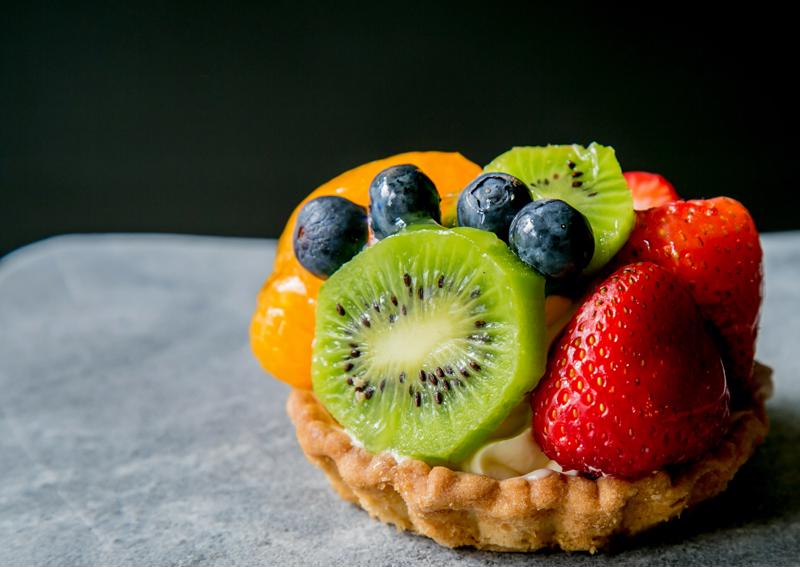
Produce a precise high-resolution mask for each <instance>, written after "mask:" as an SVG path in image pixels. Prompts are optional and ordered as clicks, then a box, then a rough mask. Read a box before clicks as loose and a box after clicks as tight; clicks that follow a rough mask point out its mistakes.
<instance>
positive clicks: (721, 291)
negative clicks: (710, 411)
mask: <svg viewBox="0 0 800 567" xmlns="http://www.w3.org/2000/svg"><path fill="white" fill-rule="evenodd" d="M638 260H650V261H652V262H655V263H656V264H658V265H659V266H662V267H664V268H667V269H668V270H670V271H671V272H673V273H674V274H676V275H678V276H679V277H680V278H681V279H682V280H683V281H684V282H685V283H686V284H687V285H688V286H689V289H690V291H691V292H692V295H693V296H694V299H695V301H696V302H697V304H698V305H699V306H700V310H701V312H702V313H703V316H704V317H705V318H706V319H708V320H709V321H711V322H712V323H713V324H714V325H715V327H716V328H717V330H718V332H719V335H720V338H721V339H722V345H721V346H722V354H723V358H724V360H725V363H726V367H727V370H728V381H729V382H730V383H731V387H732V388H734V390H737V391H738V392H746V391H747V390H746V388H745V387H744V384H746V383H747V381H748V380H749V378H750V376H751V374H752V370H753V359H754V354H755V341H756V333H757V327H758V318H759V311H760V309H761V299H762V288H761V284H762V279H763V272H762V252H761V244H760V242H759V239H758V231H757V230H756V227H755V223H753V219H752V217H751V216H750V213H749V212H748V211H747V209H746V208H745V207H744V206H743V205H742V204H741V203H739V202H738V201H736V200H734V199H730V198H728V197H717V198H716V199H709V200H705V201H702V200H698V201H681V202H676V203H670V204H668V205H662V206H660V207H656V208H654V209H649V210H647V211H641V212H638V213H637V216H636V227H635V228H634V230H633V232H632V233H631V236H630V238H629V239H628V242H627V243H626V244H625V246H624V247H623V249H622V250H621V251H620V253H619V255H618V262H619V265H622V264H627V263H629V262H635V261H638ZM740 386H741V387H740ZM738 392H737V393H738Z"/></svg>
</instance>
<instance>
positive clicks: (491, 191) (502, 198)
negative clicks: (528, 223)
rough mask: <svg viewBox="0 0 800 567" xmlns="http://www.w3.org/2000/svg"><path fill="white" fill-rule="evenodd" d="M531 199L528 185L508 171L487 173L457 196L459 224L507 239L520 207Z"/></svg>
mask: <svg viewBox="0 0 800 567" xmlns="http://www.w3.org/2000/svg"><path fill="white" fill-rule="evenodd" d="M530 202H531V194H530V191H528V187H527V186H526V185H525V184H524V183H523V182H522V181H520V180H519V179H517V178H516V177H514V176H513V175H508V174H507V173H484V174H482V175H479V176H478V177H476V178H475V179H474V180H473V181H472V182H471V183H470V184H469V185H467V186H466V187H465V188H464V190H463V191H462V192H461V195H459V197H458V207H457V212H458V225H459V226H471V227H472V228H479V229H481V230H487V231H489V232H493V233H495V234H496V235H497V236H499V237H500V238H501V239H502V240H503V241H505V242H508V228H509V226H511V221H512V220H514V216H516V214H517V213H518V212H519V210H520V209H521V208H522V207H524V206H525V205H527V204H528V203H530Z"/></svg>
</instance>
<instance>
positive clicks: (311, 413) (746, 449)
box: [287, 363, 772, 552]
mask: <svg viewBox="0 0 800 567" xmlns="http://www.w3.org/2000/svg"><path fill="white" fill-rule="evenodd" d="M771 375H772V371H771V369H769V368H768V367H766V366H764V365H761V364H758V363H756V367H755V370H754V373H753V378H752V382H753V386H754V388H753V392H752V394H753V395H752V401H751V402H750V403H749V404H748V405H747V407H745V408H743V409H741V410H738V411H735V412H734V413H732V415H731V423H730V427H729V428H728V431H727V432H726V434H725V436H724V437H723V439H722V440H721V441H720V443H719V444H718V445H717V446H716V447H715V448H714V449H713V450H712V451H710V452H709V453H708V454H707V455H706V456H705V457H704V458H703V459H702V460H699V461H695V462H693V463H689V464H686V465H682V466H680V467H674V468H672V469H670V470H659V471H655V472H653V473H652V474H650V475H648V476H645V477H643V478H640V479H638V480H635V481H627V480H623V479H617V478H612V477H601V478H598V479H596V480H592V479H588V478H584V477H580V476H566V475H561V474H557V473H553V474H550V475H548V476H546V477H544V478H540V479H536V480H528V479H525V478H511V479H507V480H495V479H492V478H489V477H486V476H483V475H476V474H471V473H465V472H460V471H453V470H450V469H448V468H446V467H441V466H434V467H431V466H429V465H427V464H425V463H424V462H422V461H419V460H416V459H404V460H402V461H401V462H397V461H396V460H395V459H394V458H393V457H392V456H390V455H387V454H383V453H382V454H378V455H374V454H371V453H369V452H367V451H366V450H364V449H362V448H360V447H357V446H355V445H354V444H353V442H352V440H351V439H350V437H349V436H348V435H347V434H346V433H345V432H344V431H343V430H342V428H341V427H340V426H339V425H338V424H337V423H336V422H335V421H334V419H333V418H332V417H331V416H330V414H328V412H327V411H326V410H325V409H324V408H323V407H322V405H321V404H320V403H319V402H318V401H317V399H316V397H315V396H314V393H313V392H311V391H309V390H297V389H295V390H292V392H291V394H290V395H289V399H288V401H287V412H288V414H289V416H290V418H291V420H292V422H293V423H294V426H295V429H296V432H297V439H298V441H299V443H300V446H301V447H302V449H303V452H304V453H305V455H306V457H307V458H308V460H309V461H311V462H312V463H313V464H315V465H316V466H318V467H319V468H321V469H322V470H323V471H324V472H325V474H326V475H327V477H328V479H329V481H330V482H331V484H332V485H333V487H334V488H335V489H336V491H337V492H338V493H339V495H340V496H341V497H342V498H343V499H344V500H347V501H349V502H352V503H354V504H357V505H359V506H360V507H361V508H363V509H364V510H366V511H367V512H368V513H369V514H370V515H371V516H373V517H376V518H378V519H380V520H381V521H383V522H385V523H390V524H394V525H395V526H396V527H397V528H398V529H399V530H407V531H412V532H415V533H419V534H422V535H425V536H428V537H430V538H432V539H433V540H435V541H436V542H438V543H440V544H442V545H446V546H448V547H461V546H473V547H476V548H479V549H491V550H496V551H534V550H537V549H542V548H561V549H564V550H566V551H589V552H594V551H596V550H597V549H601V548H603V547H606V546H607V545H608V543H609V541H610V540H611V538H612V537H614V536H617V535H633V534H636V533H638V532H641V531H643V530H646V529H648V528H651V527H653V526H655V525H657V524H659V523H661V522H665V521H667V520H670V519H672V518H674V517H676V516H678V515H680V513H681V512H683V511H684V510H685V509H687V508H689V507H691V506H694V505H696V504H697V503H699V502H702V501H703V500H706V499H708V498H711V497H713V496H715V495H717V494H719V493H720V492H722V491H723V490H725V488H726V486H727V485H728V482H729V481H730V480H731V479H732V478H733V476H734V475H735V474H736V471H738V470H739V468H740V467H741V466H742V465H743V464H744V463H745V462H746V461H747V459H749V458H750V456H751V455H752V454H753V452H754V450H755V448H756V447H757V446H758V445H759V444H760V443H761V442H762V441H763V440H764V438H765V436H766V434H767V430H768V421H767V414H766V410H765V407H764V402H765V400H766V398H768V397H769V395H770V394H771V391H772V380H771Z"/></svg>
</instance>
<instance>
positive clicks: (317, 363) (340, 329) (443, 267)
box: [311, 227, 546, 464]
mask: <svg viewBox="0 0 800 567" xmlns="http://www.w3.org/2000/svg"><path fill="white" fill-rule="evenodd" d="M545 359H546V353H545V325H544V279H543V278H541V277H540V276H539V275H537V274H536V273H535V272H533V271H532V270H530V269H529V268H527V267H526V266H525V265H524V264H522V262H520V260H519V259H517V258H516V256H514V254H513V253H512V252H511V251H510V250H509V249H508V247H507V246H506V245H505V244H504V243H503V242H502V241H501V240H499V239H498V238H497V237H496V236H495V235H494V234H491V233H489V232H484V231H480V230H475V229H472V228H456V229H442V228H435V227H425V228H422V229H411V230H404V231H402V232H401V233H399V234H397V235H394V236H391V237H388V238H385V239H383V240H381V241H380V242H378V243H377V244H375V245H374V246H372V247H371V248H368V249H367V250H364V251H363V252H361V253H360V254H358V255H357V256H356V257H355V258H353V259H352V260H351V261H350V262H348V263H347V264H345V265H344V266H343V267H342V268H340V269H339V270H338V271H337V272H335V273H334V274H333V275H332V276H331V277H330V278H329V279H328V280H327V281H326V282H325V283H324V284H323V286H322V288H321V290H320V294H319V298H318V303H317V320H316V339H315V344H314V351H313V362H312V370H311V376H312V382H313V387H314V392H315V393H316V395H317V397H318V399H319V400H320V402H321V403H322V404H323V405H324V406H325V408H326V409H327V410H328V411H329V412H330V413H331V415H333V417H334V418H335V419H336V420H337V421H338V422H339V423H340V424H341V425H342V426H343V427H344V428H345V429H347V431H348V432H349V433H350V434H351V435H353V436H354V437H355V438H356V439H358V440H359V441H360V442H361V443H363V444H364V446H365V447H366V449H367V450H369V451H371V452H373V453H378V452H381V451H386V450H388V451H394V452H396V453H398V454H400V455H405V456H410V457H416V458H419V459H422V460H425V461H427V462H429V463H431V464H447V463H455V462H459V461H461V460H462V459H464V458H465V457H466V456H468V455H469V454H470V453H471V452H472V451H473V450H474V449H475V448H476V447H477V446H478V445H479V444H480V443H481V442H482V441H483V440H484V439H486V438H487V437H488V436H489V435H490V434H491V433H492V432H493V431H494V430H495V429H496V428H497V426H498V425H499V424H500V423H501V422H502V421H503V420H504V419H505V417H506V416H507V415H508V414H509V413H510V412H511V410H512V409H513V408H514V407H515V406H516V405H517V404H518V403H519V402H520V401H521V400H522V398H523V397H524V396H525V394H526V393H527V392H529V391H530V390H532V389H533V388H534V386H535V385H536V383H537V382H538V380H539V378H540V377H541V375H542V374H543V372H544V366H545Z"/></svg>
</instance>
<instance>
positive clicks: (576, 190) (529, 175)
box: [485, 143, 635, 273]
mask: <svg viewBox="0 0 800 567" xmlns="http://www.w3.org/2000/svg"><path fill="white" fill-rule="evenodd" d="M485 170H486V171H501V172H503V173H508V174H511V175H513V176H515V177H518V178H519V179H521V180H522V181H524V182H525V183H526V184H527V185H528V187H529V188H530V190H531V196H532V197H533V199H534V200H535V199H561V200H562V201H566V202H567V203H569V204H570V205H572V206H573V207H575V208H576V209H578V210H579V211H580V212H581V213H582V214H583V215H584V216H585V217H586V218H587V219H588V220H589V224H590V225H591V226H592V232H593V233H594V255H593V256H592V259H591V261H590V262H589V265H588V266H587V267H586V269H585V270H584V271H585V272H587V273H591V272H595V271H597V270H598V269H600V268H601V267H602V266H603V265H604V264H606V263H607V262H608V261H609V260H610V259H611V258H612V257H613V256H614V254H616V253H617V251H618V250H619V249H620V248H622V245H623V244H625V242H626V241H627V240H628V236H629V235H630V233H631V230H632V229H633V224H634V221H635V216H634V213H633V198H632V197H631V192H630V189H628V184H627V183H626V182H625V178H624V177H623V176H622V169H621V168H620V166H619V162H618V161H617V158H616V155H615V153H614V148H611V147H606V146H601V145H600V144H596V143H592V144H590V145H589V147H588V148H585V147H583V146H578V145H571V146H523V147H516V148H512V149H510V150H509V151H507V152H506V153H504V154H501V155H499V156H497V157H496V158H495V159H494V160H492V162H491V163H490V164H489V165H487V166H486V168H485Z"/></svg>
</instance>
